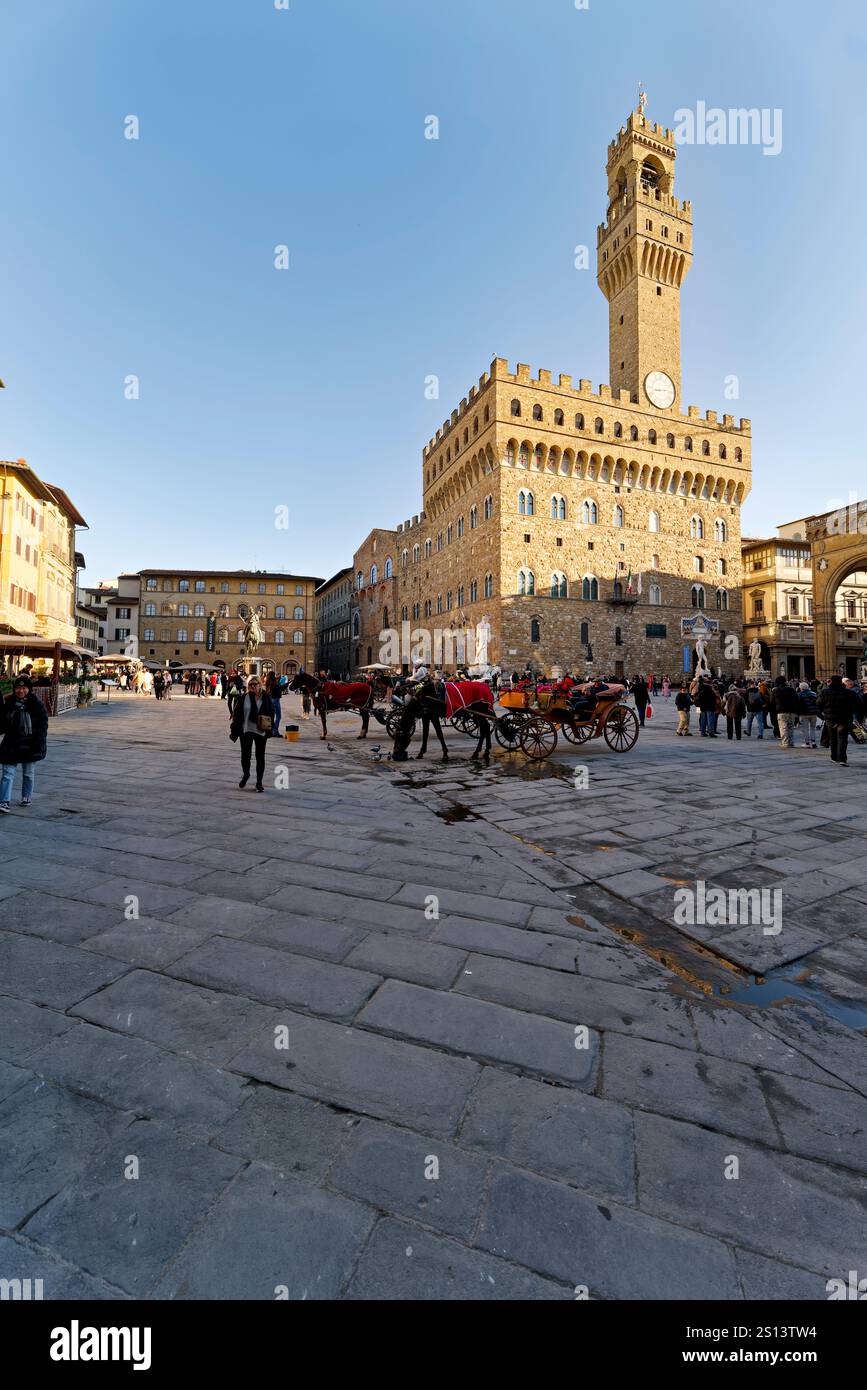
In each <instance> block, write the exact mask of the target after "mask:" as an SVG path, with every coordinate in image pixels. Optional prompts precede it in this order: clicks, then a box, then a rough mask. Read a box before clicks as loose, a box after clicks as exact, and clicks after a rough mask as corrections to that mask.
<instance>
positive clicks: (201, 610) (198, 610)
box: [193, 603, 205, 618]
mask: <svg viewBox="0 0 867 1390" xmlns="http://www.w3.org/2000/svg"><path fill="white" fill-rule="evenodd" d="M204 616H205V605H204V604H203V603H197V604H196V606H195V608H194V609H193V617H194V618H204Z"/></svg>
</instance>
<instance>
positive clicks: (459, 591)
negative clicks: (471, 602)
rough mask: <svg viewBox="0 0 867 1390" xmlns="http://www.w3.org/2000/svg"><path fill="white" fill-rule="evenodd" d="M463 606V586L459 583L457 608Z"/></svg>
mask: <svg viewBox="0 0 867 1390" xmlns="http://www.w3.org/2000/svg"><path fill="white" fill-rule="evenodd" d="M463 606H464V586H463V584H459V585H458V608H463Z"/></svg>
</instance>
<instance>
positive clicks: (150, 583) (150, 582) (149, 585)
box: [145, 579, 157, 594]
mask: <svg viewBox="0 0 867 1390" xmlns="http://www.w3.org/2000/svg"><path fill="white" fill-rule="evenodd" d="M156 587H157V581H156V580H155V579H146V580H145V588H146V589H147V590H148V592H149V593H151V594H152V593H154V591H155V589H156Z"/></svg>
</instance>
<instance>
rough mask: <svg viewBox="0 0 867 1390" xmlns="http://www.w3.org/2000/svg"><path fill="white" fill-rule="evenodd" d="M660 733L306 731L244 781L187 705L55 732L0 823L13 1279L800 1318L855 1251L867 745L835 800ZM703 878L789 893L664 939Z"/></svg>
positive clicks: (2, 1148)
mask: <svg viewBox="0 0 867 1390" xmlns="http://www.w3.org/2000/svg"><path fill="white" fill-rule="evenodd" d="M215 703H216V702H215ZM290 712H294V711H291V709H290V707H287V711H286V713H287V718H288V715H289V714H290ZM654 713H655V716H656V717H655V718H654V721H653V728H652V729H650V728H648V729H647V730H645V731H644V732H643V733H642V735H641V738H640V740H639V744H638V746H637V748H636V749H635V750H633V752H632V753H631V754H630V755H629V758H628V761H627V760H626V759H617V758H614V757H613V756H612V755H611V754H609V753H608V752H607V750H605V749H604V748H601V747H596V746H594V747H592V748H590V749H589V750H588V749H584V750H579V751H576V752H575V753H573V752H571V751H570V750H569V749H568V748H564V749H559V750H558V756H557V758H556V759H555V760H552V761H551V762H549V763H548V764H545V765H541V766H538V767H536V766H530V765H528V764H526V763H525V762H524V760H523V759H522V758H521V757H520V756H519V755H505V754H501V753H498V754H496V755H495V757H494V758H493V759H492V762H491V765H490V766H489V767H487V768H486V767H484V766H474V767H472V768H470V767H468V766H467V764H466V762H465V757H466V752H467V748H466V744H465V742H464V741H462V740H460V739H458V737H457V736H456V735H454V734H453V732H451V731H449V733H448V734H447V737H448V738H449V741H450V743H452V744H453V745H454V749H453V751H454V753H455V755H456V756H454V757H453V759H452V761H451V762H450V763H449V764H447V765H445V766H440V765H439V763H438V762H436V761H429V762H428V764H427V765H426V766H424V767H420V766H419V765H418V764H417V763H411V764H405V765H402V766H401V765H398V766H395V765H392V764H390V763H388V762H387V761H386V760H385V759H383V760H382V761H381V762H379V763H375V762H374V761H373V759H372V757H371V747H372V743H373V742H375V741H376V740H375V739H374V740H371V741H369V742H368V743H366V744H365V743H358V742H357V741H356V740H355V738H354V734H355V733H356V732H357V721H354V722H353V721H352V720H351V718H350V717H349V716H336V718H335V721H334V734H333V735H332V738H331V743H332V748H333V751H329V750H327V748H326V746H325V745H322V744H320V743H319V740H318V738H317V737H316V730H315V728H312V727H311V726H309V725H304V724H302V737H301V740H300V741H299V743H298V744H296V745H292V746H291V747H286V748H284V747H283V746H282V745H281V746H280V748H279V750H278V749H276V748H272V749H269V757H268V769H269V774H268V777H266V791H265V794H264V795H262V796H256V795H251V794H249V792H247V791H244V792H241V791H238V789H237V787H236V782H237V750H236V749H233V748H232V746H231V745H230V744H229V742H228V740H227V739H226V737H225V723H224V721H225V708H216V707H215V706H214V705H212V704H211V702H208V701H195V700H193V701H188V700H184V698H183V697H181V698H179V699H178V700H176V701H175V702H173V703H172V704H171V705H166V706H159V705H157V704H156V703H155V702H153V701H145V700H138V701H137V700H135V699H133V698H132V697H126V698H118V699H117V700H115V699H113V700H112V704H111V708H110V709H108V708H107V707H103V706H101V707H100V708H99V710H96V711H85V712H77V713H76V714H75V715H74V716H72V715H70V716H67V717H66V718H64V719H63V720H58V721H53V723H52V728H51V729H50V731H49V756H48V758H47V759H46V761H45V763H44V764H43V765H42V768H41V770H40V781H39V787H38V795H37V797H36V800H35V801H34V805H33V807H32V808H30V811H29V812H28V813H27V815H26V818H25V815H24V814H23V813H21V814H18V813H16V812H15V811H14V810H13V814H12V815H10V816H8V817H5V818H2V819H3V823H2V824H0V835H3V834H5V835H6V837H7V838H6V853H5V855H4V856H3V863H2V865H0V991H2V992H0V1250H5V1251H7V1252H8V1259H9V1262H10V1269H11V1270H13V1273H14V1271H17V1270H19V1269H20V1270H21V1271H22V1275H21V1277H27V1275H26V1273H24V1271H32V1272H33V1277H39V1276H38V1274H37V1273H36V1271H37V1268H38V1267H40V1266H44V1268H45V1269H46V1270H47V1271H48V1275H49V1276H50V1281H49V1284H48V1290H52V1289H53V1290H54V1293H51V1292H50V1291H49V1292H47V1296H49V1297H51V1296H54V1297H57V1296H62V1294H63V1293H64V1292H66V1293H68V1296H69V1297H71V1298H84V1297H88V1296H91V1295H92V1296H94V1297H100V1298H124V1297H127V1296H129V1295H131V1294H135V1295H136V1296H142V1295H143V1296H146V1297H157V1298H166V1297H173V1298H193V1297H206V1298H227V1297H241V1298H267V1299H268V1300H269V1301H271V1300H273V1299H274V1298H275V1297H276V1296H278V1295H277V1294H276V1293H275V1290H277V1289H278V1288H279V1289H280V1290H281V1291H283V1290H288V1291H289V1296H290V1297H298V1298H302V1297H304V1296H306V1297H308V1298H310V1297H328V1298H349V1299H358V1298H361V1299H369V1298H380V1297H382V1298H401V1299H403V1298H412V1299H432V1298H440V1297H442V1298H444V1299H457V1298H463V1299H476V1298H479V1299H482V1298H495V1299H524V1298H528V1299H533V1300H535V1299H539V1300H547V1299H559V1298H569V1299H570V1300H571V1299H573V1298H574V1297H575V1289H576V1287H578V1286H581V1285H587V1287H588V1292H589V1294H590V1296H591V1297H593V1298H628V1299H634V1298H650V1297H665V1298H673V1297H678V1296H681V1295H683V1296H685V1297H686V1298H691V1299H705V1298H710V1297H722V1298H726V1299H733V1300H734V1299H742V1298H746V1299H753V1298H772V1299H787V1298H793V1299H798V1300H801V1299H806V1300H809V1299H810V1298H813V1297H826V1296H827V1295H826V1291H825V1287H824V1285H825V1282H826V1280H827V1278H828V1277H832V1276H833V1277H839V1276H841V1275H842V1276H843V1277H845V1275H846V1272H847V1270H848V1269H849V1268H857V1265H858V1251H859V1250H862V1249H863V1246H864V1205H863V1177H864V1169H865V1156H864V1144H863V1130H864V1106H865V1103H867V1036H865V1031H867V1029H859V1028H858V1027H857V1026H854V1024H855V1023H856V1021H857V1019H858V1017H859V1012H858V1011H859V1009H863V990H864V978H865V965H864V949H865V946H864V943H865V942H867V927H865V925H864V919H863V912H864V907H865V904H867V878H865V877H864V874H863V873H862V871H861V868H860V866H861V864H862V861H863V860H864V857H865V856H864V854H863V841H864V836H865V832H867V814H865V812H864V811H863V806H864V794H863V785H864V776H865V775H867V759H865V757H864V755H863V753H862V751H861V750H853V755H852V769H851V772H850V775H849V777H848V779H847V781H846V784H845V785H844V784H843V780H842V779H841V778H840V776H839V775H836V776H835V775H833V774H834V770H833V769H831V768H830V766H829V764H828V762H827V759H826V758H825V757H824V755H821V754H817V755H816V756H815V758H814V757H813V756H812V755H809V757H807V756H806V755H805V756H801V755H800V754H798V755H795V754H792V755H790V756H789V755H785V754H783V753H782V752H781V750H780V749H779V748H778V747H777V746H776V745H775V744H774V742H773V741H772V740H771V739H767V740H764V741H763V742H762V743H757V742H756V741H752V743H751V744H748V743H746V742H745V743H744V744H742V745H741V746H739V747H737V746H736V747H734V748H733V747H731V746H729V745H727V742H726V741H725V740H718V741H717V742H716V743H713V742H711V743H708V742H707V740H692V741H691V742H686V743H684V741H682V740H676V739H674V737H673V719H674V716H673V713H672V711H671V710H670V709H668V708H666V707H665V704H664V702H660V701H657V704H656V708H655V711H654ZM379 738H380V745H381V747H382V748H383V749H385V747H386V744H385V743H384V742H383V741H382V736H381V735H379ZM169 754H170V756H169ZM278 758H279V760H280V761H281V762H283V763H285V764H287V765H288V766H289V767H290V769H291V776H290V787H289V789H288V790H279V789H278V788H277V787H276V786H275V785H271V779H272V776H273V768H274V765H275V762H276V761H277V759H278ZM576 762H582V763H586V764H587V766H588V768H589V770H590V785H589V787H588V789H587V790H586V791H581V792H579V791H577V790H576V788H575V785H574V783H573V781H572V777H571V773H572V771H573V769H574V766H575V764H576ZM626 774H628V797H629V799H628V804H627V803H625V802H624V787H625V786H626V785H627V782H626V781H625V780H624V778H625V775H626ZM157 788H158V789H159V790H160V792H161V793H162V795H161V796H160V797H159V798H155V797H154V792H155V790H156V789H157ZM673 789H676V795H673ZM634 806H640V807H641V814H640V815H636V814H634V813H633V808H634ZM85 808H87V809H85ZM721 808H724V812H721ZM456 810H457V811H458V812H459V818H457V819H456V818H455V815H454V812H455V811H456ZM461 816H467V817H468V818H466V819H460V817H461ZM7 865H11V866H12V867H11V869H10V870H9V873H8V874H5V873H4V872H3V870H4V868H5V866H7ZM698 879H704V880H705V882H706V883H708V884H713V883H716V882H718V883H719V884H720V885H721V886H728V887H731V888H734V889H738V888H740V887H746V886H749V885H754V886H757V887H762V886H771V885H773V886H774V887H782V889H783V892H784V907H785V912H784V918H785V920H784V931H783V933H782V934H781V939H780V940H777V939H775V938H766V939H765V940H764V941H760V942H759V944H758V947H757V945H756V933H755V931H754V929H753V928H750V927H743V928H738V927H735V928H734V929H730V928H729V929H726V930H725V931H724V932H717V931H715V930H713V929H706V928H704V927H702V926H700V925H699V926H697V927H696V928H695V929H694V930H693V929H689V930H687V931H686V932H684V931H675V930H674V929H673V926H672V924H671V923H670V921H668V918H669V917H670V910H669V909H670V906H671V902H672V895H673V892H674V890H675V889H676V888H678V887H681V886H684V885H685V886H688V887H690V886H692V887H694V886H695V884H696V883H697V881H698ZM609 882H610V884H611V886H612V887H613V888H614V890H615V891H613V892H611V891H607V889H606V887H605V886H604V884H605V883H609ZM648 883H650V886H651V888H652V890H653V891H651V892H648V891H647V889H648ZM808 885H809V886H808ZM618 890H619V891H618ZM636 890H638V891H636ZM624 894H625V895H624ZM131 898H136V899H137V900H138V901H137V902H136V904H135V910H136V911H137V912H138V914H139V915H138V917H135V916H132V917H131V916H130V915H129V907H130V899H131ZM431 898H436V899H437V902H436V904H435V905H432V903H431V902H430V899H431ZM4 906H5V907H7V911H6V913H5V915H4ZM432 906H433V907H434V909H435V910H430V909H431V908H432ZM741 935H742V937H743V940H742V941H741V939H740V936H741ZM767 942H770V945H767ZM727 951H728V953H729V954H728V955H727V954H726V952H727ZM784 959H786V960H789V961H790V962H793V963H792V964H790V965H789V966H787V973H786V974H785V975H784V976H780V977H777V976H775V975H774V971H775V970H776V969H777V966H778V963H779V962H780V961H781V960H784ZM757 970H762V971H770V972H771V980H770V982H771V983H774V982H775V980H777V981H779V980H783V981H784V983H785V987H786V989H787V990H788V991H790V997H788V996H786V997H782V998H778V997H777V995H775V994H771V995H770V996H769V997H768V998H765V996H764V995H763V994H762V991H761V988H760V987H759V986H757V985H755V984H754V982H753V976H752V973H751V972H755V971H757ZM732 991H734V994H735V995H736V996H737V998H736V999H735V1000H734V1002H733V1001H732V998H731V992H732ZM799 991H801V992H799ZM847 1009H848V1012H846V1010H847ZM844 1020H848V1021H844ZM580 1028H585V1029H587V1030H588V1037H587V1041H588V1042H589V1043H590V1047H589V1048H585V1049H579V1048H576V1047H575V1041H576V1031H575V1030H576V1029H580ZM579 1041H580V1038H579ZM4 1097H5V1098H4ZM130 1156H133V1157H137V1158H138V1159H139V1160H140V1168H141V1171H140V1175H139V1177H138V1178H137V1179H132V1180H130V1179H129V1178H126V1177H124V1176H123V1163H124V1162H125V1161H126V1159H128V1158H129V1157H130ZM735 1158H736V1159H737V1160H738V1164H739V1174H738V1176H737V1178H734V1179H727V1178H726V1177H725V1175H724V1171H725V1168H724V1166H725V1165H726V1164H729V1165H730V1163H731V1160H732V1159H735ZM433 1167H436V1168H437V1169H438V1176H434V1173H433ZM428 1174H430V1176H428ZM4 1204H5V1205H4ZM94 1214H95V1217H96V1219H94ZM4 1222H5V1223H6V1225H5V1232H6V1234H5V1236H4V1234H3V1223H4ZM21 1223H24V1225H23V1230H22V1229H17V1228H18V1227H20V1226H21ZM13 1257H14V1258H13Z"/></svg>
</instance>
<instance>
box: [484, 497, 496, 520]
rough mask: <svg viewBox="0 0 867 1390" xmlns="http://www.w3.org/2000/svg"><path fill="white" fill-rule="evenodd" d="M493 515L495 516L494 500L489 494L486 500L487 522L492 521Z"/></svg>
mask: <svg viewBox="0 0 867 1390" xmlns="http://www.w3.org/2000/svg"><path fill="white" fill-rule="evenodd" d="M493 515H494V499H493V497H492V496H491V495H490V493H489V494H488V496H487V497H486V498H485V521H490V519H491V517H492V516H493Z"/></svg>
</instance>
